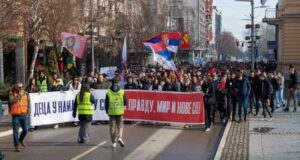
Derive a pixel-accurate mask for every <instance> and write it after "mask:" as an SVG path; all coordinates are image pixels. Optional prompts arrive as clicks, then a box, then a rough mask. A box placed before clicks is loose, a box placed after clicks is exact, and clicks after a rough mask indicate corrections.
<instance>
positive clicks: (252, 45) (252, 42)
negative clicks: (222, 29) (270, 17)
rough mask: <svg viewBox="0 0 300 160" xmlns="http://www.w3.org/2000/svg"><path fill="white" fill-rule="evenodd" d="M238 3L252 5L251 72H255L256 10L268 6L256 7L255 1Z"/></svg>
mask: <svg viewBox="0 0 300 160" xmlns="http://www.w3.org/2000/svg"><path fill="white" fill-rule="evenodd" d="M236 1H242V2H250V3H251V70H254V65H255V57H254V53H255V51H254V48H255V44H254V42H255V41H254V38H255V35H254V29H255V26H254V9H256V8H266V7H268V6H264V5H263V6H259V7H254V0H236Z"/></svg>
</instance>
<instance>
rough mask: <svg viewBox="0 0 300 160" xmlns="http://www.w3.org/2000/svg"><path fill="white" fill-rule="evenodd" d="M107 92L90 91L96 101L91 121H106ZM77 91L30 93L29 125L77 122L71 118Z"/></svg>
mask: <svg viewBox="0 0 300 160" xmlns="http://www.w3.org/2000/svg"><path fill="white" fill-rule="evenodd" d="M106 91H107V90H92V94H93V95H94V97H95V99H96V103H95V105H94V107H95V108H94V115H93V120H108V116H107V115H106V112H105V94H106ZM77 93H78V91H66V92H46V93H40V94H39V93H31V94H29V97H30V105H31V106H30V125H31V126H39V125H48V124H57V123H65V122H74V121H78V119H77V118H78V116H77V117H76V119H75V118H73V117H72V113H73V108H74V104H75V97H76V94H77Z"/></svg>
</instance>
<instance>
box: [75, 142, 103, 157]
mask: <svg viewBox="0 0 300 160" xmlns="http://www.w3.org/2000/svg"><path fill="white" fill-rule="evenodd" d="M106 142H107V141H103V142H101V143H99V144H97V146H94V147H92V148H91V149H89V150H87V151H85V152H83V153H81V154H80V155H78V156H76V157H75V158H72V159H71V160H78V159H80V158H82V157H83V156H85V155H87V154H89V153H91V152H92V151H94V150H96V149H97V148H99V147H100V146H102V145H104V144H105V143H106Z"/></svg>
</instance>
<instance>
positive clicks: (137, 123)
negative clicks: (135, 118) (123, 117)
mask: <svg viewBox="0 0 300 160" xmlns="http://www.w3.org/2000/svg"><path fill="white" fill-rule="evenodd" d="M140 123H141V122H136V123H135V124H133V125H131V126H129V128H133V127H135V126H137V125H139V124H140Z"/></svg>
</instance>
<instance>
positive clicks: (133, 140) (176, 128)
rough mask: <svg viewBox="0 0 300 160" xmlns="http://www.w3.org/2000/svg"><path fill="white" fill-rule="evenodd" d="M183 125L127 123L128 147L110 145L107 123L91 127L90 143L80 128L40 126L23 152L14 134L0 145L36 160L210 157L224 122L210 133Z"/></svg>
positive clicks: (10, 156)
mask: <svg viewBox="0 0 300 160" xmlns="http://www.w3.org/2000/svg"><path fill="white" fill-rule="evenodd" d="M182 127H183V125H175V124H174V125H172V126H155V127H153V126H152V125H144V124H132V125H125V129H124V141H125V143H126V147H125V148H121V147H119V146H118V147H117V148H116V149H112V148H111V143H110V140H109V132H108V125H99V126H92V129H91V143H89V144H83V145H82V144H78V143H77V142H76V139H77V133H78V129H79V127H77V128H74V127H64V128H62V127H61V128H59V129H56V130H54V129H50V128H48V129H40V130H37V131H34V132H29V134H28V136H27V139H26V143H27V145H28V147H27V148H26V149H22V150H21V152H20V153H17V152H14V151H13V143H12V136H11V135H10V136H6V137H2V138H0V148H1V149H2V150H3V151H4V152H5V153H6V155H7V156H6V159H7V160H18V159H22V160H33V159H43V160H47V159H49V160H50V159H51V160H52V159H57V160H69V159H73V160H75V159H84V160H94V159H103V160H110V159H111V160H117V159H139V160H140V159H159V160H169V159H170V160H171V159H172V160H174V159H178V160H181V159H185V160H194V159H195V160H199V159H210V158H213V155H214V153H215V151H216V147H217V145H218V141H219V140H220V138H221V136H220V134H221V130H222V125H221V124H217V125H214V126H213V128H212V130H211V132H204V131H203V130H204V128H203V126H193V128H191V129H183V128H182Z"/></svg>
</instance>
